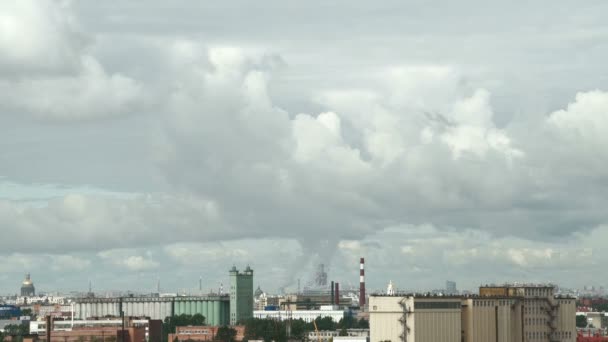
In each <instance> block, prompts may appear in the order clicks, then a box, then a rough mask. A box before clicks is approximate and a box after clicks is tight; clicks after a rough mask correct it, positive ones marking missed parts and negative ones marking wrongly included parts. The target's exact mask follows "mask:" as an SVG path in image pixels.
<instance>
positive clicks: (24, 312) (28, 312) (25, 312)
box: [21, 309, 34, 318]
mask: <svg viewBox="0 0 608 342" xmlns="http://www.w3.org/2000/svg"><path fill="white" fill-rule="evenodd" d="M21 315H22V316H30V317H32V318H34V313H33V312H32V309H22V310H21Z"/></svg>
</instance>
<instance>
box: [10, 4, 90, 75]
mask: <svg viewBox="0 0 608 342" xmlns="http://www.w3.org/2000/svg"><path fill="white" fill-rule="evenodd" d="M86 41H87V38H86V36H85V35H84V34H82V33H81V32H80V30H79V29H78V28H77V23H76V22H75V18H74V16H73V15H72V13H71V11H70V8H69V4H68V3H67V2H64V1H58V0H42V1H37V0H8V1H2V3H1V4H0V77H1V76H3V75H4V76H9V77H15V78H22V77H24V76H25V77H27V76H30V75H33V74H58V73H66V72H75V71H76V70H78V69H79V66H80V56H81V53H82V51H83V49H84V46H85V43H86Z"/></svg>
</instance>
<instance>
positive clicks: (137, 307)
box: [74, 295, 230, 325]
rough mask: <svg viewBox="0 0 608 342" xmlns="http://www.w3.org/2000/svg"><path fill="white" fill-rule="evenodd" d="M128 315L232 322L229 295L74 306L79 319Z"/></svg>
mask: <svg viewBox="0 0 608 342" xmlns="http://www.w3.org/2000/svg"><path fill="white" fill-rule="evenodd" d="M121 310H122V311H124V315H125V316H132V317H150V318H151V319H160V320H164V319H165V318H166V317H170V316H173V315H180V314H188V315H194V314H201V315H203V316H205V319H206V322H207V324H209V325H226V324H228V323H229V317H230V316H229V313H230V304H229V297H228V296H227V295H210V296H200V297H126V298H79V299H77V300H76V302H75V303H74V315H75V317H76V318H77V319H88V318H91V317H107V316H111V317H119V316H120V315H121Z"/></svg>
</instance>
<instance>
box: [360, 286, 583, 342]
mask: <svg viewBox="0 0 608 342" xmlns="http://www.w3.org/2000/svg"><path fill="white" fill-rule="evenodd" d="M369 312H370V329H371V339H370V341H371V342H380V341H386V340H390V341H393V342H396V341H401V342H421V341H454V342H457V341H463V342H488V341H492V342H575V341H576V322H575V320H576V306H575V299H574V298H567V297H556V296H555V291H554V287H553V286H547V285H504V286H484V287H481V288H480V289H479V296H474V297H455V296H453V297H444V296H414V295H398V294H393V295H384V296H372V297H370V302H369ZM455 319H457V321H458V322H456V321H455Z"/></svg>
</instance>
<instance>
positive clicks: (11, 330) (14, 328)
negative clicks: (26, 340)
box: [0, 324, 30, 342]
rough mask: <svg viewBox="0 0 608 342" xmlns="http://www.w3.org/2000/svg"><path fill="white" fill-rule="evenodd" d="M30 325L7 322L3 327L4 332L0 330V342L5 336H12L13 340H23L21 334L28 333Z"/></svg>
mask: <svg viewBox="0 0 608 342" xmlns="http://www.w3.org/2000/svg"><path fill="white" fill-rule="evenodd" d="M29 333H30V326H29V325H25V324H9V325H7V326H5V327H4V332H2V331H0V342H3V341H4V338H5V337H7V336H12V340H13V342H21V341H23V336H25V335H29Z"/></svg>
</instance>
